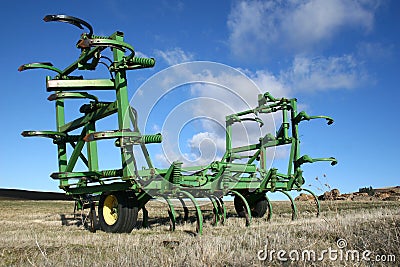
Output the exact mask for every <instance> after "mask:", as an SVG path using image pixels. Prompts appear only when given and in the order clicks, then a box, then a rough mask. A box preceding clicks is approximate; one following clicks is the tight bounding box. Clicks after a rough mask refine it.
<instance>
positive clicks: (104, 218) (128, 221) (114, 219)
mask: <svg viewBox="0 0 400 267" xmlns="http://www.w3.org/2000/svg"><path fill="white" fill-rule="evenodd" d="M138 212H139V209H138V207H137V201H136V197H135V195H134V194H128V193H126V192H123V191H120V192H111V193H103V194H102V195H101V196H100V201H99V209H98V213H99V223H100V228H101V229H102V230H103V231H105V232H107V233H130V232H131V231H132V230H133V228H134V227H135V225H136V222H137V218H138Z"/></svg>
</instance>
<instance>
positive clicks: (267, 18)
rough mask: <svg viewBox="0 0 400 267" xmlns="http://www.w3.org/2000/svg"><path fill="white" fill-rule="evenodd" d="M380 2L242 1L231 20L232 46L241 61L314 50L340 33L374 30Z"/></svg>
mask: <svg viewBox="0 0 400 267" xmlns="http://www.w3.org/2000/svg"><path fill="white" fill-rule="evenodd" d="M380 2H381V1H380V0H292V1H284V2H282V1H267V2H266V1H241V2H238V3H237V4H235V5H234V6H233V8H232V10H231V13H230V15H229V17H228V21H227V26H228V29H229V32H230V35H229V45H230V48H231V50H232V53H233V54H234V55H236V56H238V57H239V58H248V57H249V56H251V57H254V56H258V57H260V56H268V53H272V51H274V49H276V47H285V48H287V49H289V50H291V51H294V52H304V51H310V50H311V49H312V48H314V47H315V46H317V45H320V44H321V43H322V42H324V41H328V40H330V39H332V37H334V36H335V35H337V33H338V32H340V31H342V30H347V29H349V28H350V29H356V30H359V29H361V30H362V31H364V32H368V31H370V30H371V29H372V28H373V25H374V15H375V12H376V10H377V8H378V7H379V5H380Z"/></svg>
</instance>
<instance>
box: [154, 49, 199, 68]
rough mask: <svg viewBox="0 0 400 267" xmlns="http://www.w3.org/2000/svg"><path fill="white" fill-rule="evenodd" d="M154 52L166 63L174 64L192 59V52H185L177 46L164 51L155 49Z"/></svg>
mask: <svg viewBox="0 0 400 267" xmlns="http://www.w3.org/2000/svg"><path fill="white" fill-rule="evenodd" d="M154 53H155V54H156V55H157V56H159V57H161V58H162V59H163V60H164V61H165V62H166V63H167V64H168V65H176V64H180V63H184V62H188V61H192V60H193V59H194V54H193V53H189V52H185V51H183V50H182V49H181V48H179V47H175V48H174V49H171V50H166V51H161V50H155V51H154Z"/></svg>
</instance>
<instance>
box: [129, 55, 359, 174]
mask: <svg viewBox="0 0 400 267" xmlns="http://www.w3.org/2000/svg"><path fill="white" fill-rule="evenodd" d="M360 69H362V64H361V63H359V62H358V61H357V60H356V59H355V57H354V56H352V55H344V56H336V57H334V56H332V57H315V58H310V57H306V56H297V57H296V58H295V59H294V60H293V63H292V65H291V66H290V67H289V68H288V69H286V70H283V71H282V72H281V73H279V74H278V75H274V74H272V73H271V72H269V71H268V70H257V71H251V70H247V69H244V70H243V69H240V70H239V69H234V68H232V67H229V66H226V65H223V64H219V63H213V62H189V63H185V64H179V65H175V66H172V67H170V68H168V69H165V70H163V71H161V72H160V73H158V74H156V75H154V76H153V77H152V78H151V79H150V80H148V81H146V83H145V84H144V85H143V86H142V87H141V88H140V90H141V92H142V94H141V95H140V94H137V95H136V96H135V97H134V98H133V99H132V102H133V103H134V105H135V107H136V108H137V109H138V111H139V114H140V115H141V116H140V117H139V119H140V120H144V122H143V121H141V123H144V124H145V125H146V124H148V123H150V127H151V128H152V130H153V131H154V130H157V131H156V132H158V130H160V131H161V132H162V134H163V143H162V145H161V147H162V149H160V150H159V151H158V152H157V153H156V160H157V162H158V164H161V165H162V166H163V167H168V166H169V165H170V164H171V163H172V162H173V161H176V160H179V161H182V162H183V163H184V165H185V166H194V165H204V164H208V163H210V162H211V161H214V160H217V159H220V158H221V156H222V154H223V153H224V152H225V116H226V115H229V114H232V113H236V112H239V111H243V110H245V109H251V108H254V107H255V106H256V105H257V95H258V94H260V93H264V92H266V91H269V92H270V93H271V94H272V95H273V96H275V97H277V98H280V97H288V98H290V97H292V96H293V95H295V94H296V92H298V91H307V90H308V91H312V90H314V91H316V90H332V89H348V88H354V87H357V86H359V85H360V83H361V82H363V80H364V81H365V76H364V75H363V73H362V71H360ZM182 85H183V86H182ZM182 88H184V89H185V90H186V91H185V90H182ZM174 90H178V91H174ZM174 92H176V93H174ZM178 92H179V93H178ZM164 97H170V99H174V100H176V99H178V100H179V101H169V102H168V101H167V102H166V101H165V99H164V101H161V102H163V103H166V104H167V105H168V107H169V109H163V111H162V112H159V109H160V108H165V106H162V107H160V106H158V104H157V103H160V99H163V98H164ZM151 112H153V113H154V114H160V115H159V117H158V119H160V121H159V122H158V125H160V126H159V127H158V126H157V127H156V126H154V122H150V121H147V118H148V116H149V114H150V113H151ZM254 116H255V115H254V114H250V115H249V117H254ZM260 117H261V118H262V119H265V122H266V125H265V126H264V127H263V128H261V129H260V127H259V125H258V124H257V123H255V122H244V123H243V124H239V123H237V124H234V129H233V130H234V135H233V141H232V143H233V146H242V145H246V144H253V143H257V142H258V138H259V137H261V136H263V135H264V134H265V133H267V132H269V133H274V132H275V131H276V127H279V126H280V122H281V116H280V115H279V114H276V115H275V116H274V117H272V116H261V115H260ZM274 120H275V121H274ZM193 121H196V122H195V123H194V122H193ZM275 123H276V126H275ZM161 124H162V125H161ZM188 125H189V126H188ZM185 127H187V128H185ZM141 128H146V127H143V124H141ZM182 133H183V134H182ZM274 156H275V157H277V158H280V157H284V156H287V149H286V150H285V149H281V150H277V151H276V153H272V152H271V155H268V157H271V158H272V157H274ZM158 166H159V165H158Z"/></svg>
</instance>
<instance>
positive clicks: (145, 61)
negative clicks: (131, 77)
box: [132, 57, 156, 67]
mask: <svg viewBox="0 0 400 267" xmlns="http://www.w3.org/2000/svg"><path fill="white" fill-rule="evenodd" d="M132 63H133V64H138V65H142V66H146V67H153V66H154V64H155V63H156V61H155V60H154V58H144V57H134V58H133V59H132Z"/></svg>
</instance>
